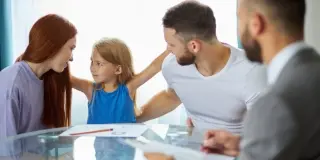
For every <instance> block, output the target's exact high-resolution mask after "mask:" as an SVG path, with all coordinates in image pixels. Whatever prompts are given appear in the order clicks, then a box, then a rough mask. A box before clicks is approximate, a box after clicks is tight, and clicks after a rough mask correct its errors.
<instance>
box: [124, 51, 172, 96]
mask: <svg viewBox="0 0 320 160" xmlns="http://www.w3.org/2000/svg"><path fill="white" fill-rule="evenodd" d="M169 53H170V52H169V51H167V50H166V51H164V52H163V53H162V54H161V55H160V56H158V57H157V58H156V59H155V60H153V61H152V63H151V64H150V65H149V66H148V67H147V68H146V69H144V70H143V71H142V72H140V73H139V74H138V75H136V76H135V77H134V78H133V79H132V80H131V81H129V82H128V83H127V87H128V89H129V92H130V94H131V95H134V93H135V91H136V90H137V88H139V87H140V86H141V85H143V84H144V83H146V82H147V81H148V80H149V79H151V78H152V77H153V76H154V75H156V74H157V73H158V72H159V71H160V70H161V65H162V62H163V60H164V59H165V58H166V57H167V55H168V54H169Z"/></svg>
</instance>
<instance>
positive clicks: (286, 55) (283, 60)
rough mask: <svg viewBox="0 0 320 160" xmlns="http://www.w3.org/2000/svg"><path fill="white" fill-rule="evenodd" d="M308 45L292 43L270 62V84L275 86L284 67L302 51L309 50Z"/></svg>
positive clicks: (301, 42)
mask: <svg viewBox="0 0 320 160" xmlns="http://www.w3.org/2000/svg"><path fill="white" fill-rule="evenodd" d="M307 47H308V45H307V44H306V43H304V42H303V41H298V42H295V43H291V44H290V45H288V46H287V47H285V48H283V49H282V50H281V51H280V52H279V53H278V54H277V55H276V56H275V57H274V58H273V59H272V61H271V62H270V64H269V66H268V83H269V85H272V84H274V82H275V81H276V80H277V78H278V76H279V74H280V72H281V71H282V69H283V67H284V66H285V65H286V64H287V63H288V61H289V60H290V59H291V58H292V57H293V56H294V55H295V54H296V53H297V52H298V51H299V50H301V49H304V48H307Z"/></svg>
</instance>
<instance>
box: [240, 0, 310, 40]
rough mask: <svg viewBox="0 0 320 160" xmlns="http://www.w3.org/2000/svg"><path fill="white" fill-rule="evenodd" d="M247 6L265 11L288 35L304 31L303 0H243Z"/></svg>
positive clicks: (304, 8) (304, 11)
mask: <svg viewBox="0 0 320 160" xmlns="http://www.w3.org/2000/svg"><path fill="white" fill-rule="evenodd" d="M245 1H247V2H249V3H250V4H247V5H248V6H250V5H253V6H258V7H259V9H262V10H264V11H265V13H266V14H267V16H269V19H271V20H272V21H274V22H275V24H276V25H277V27H278V29H279V30H280V31H281V32H284V33H287V34H289V35H297V34H301V33H303V31H304V21H305V13H306V2H305V0H245Z"/></svg>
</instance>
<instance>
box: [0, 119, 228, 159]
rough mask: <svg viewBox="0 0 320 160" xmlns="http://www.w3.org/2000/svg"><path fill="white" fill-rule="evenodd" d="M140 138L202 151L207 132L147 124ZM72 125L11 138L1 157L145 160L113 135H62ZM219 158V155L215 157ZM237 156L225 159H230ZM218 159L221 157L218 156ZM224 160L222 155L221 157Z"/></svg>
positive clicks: (1, 145)
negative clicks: (111, 136) (112, 136)
mask: <svg viewBox="0 0 320 160" xmlns="http://www.w3.org/2000/svg"><path fill="white" fill-rule="evenodd" d="M147 126H148V129H147V130H146V132H144V133H143V134H142V135H141V136H140V137H138V139H139V138H140V139H145V140H150V141H159V142H162V143H167V144H172V145H176V146H182V147H187V148H191V149H194V150H200V147H201V142H202V140H203V135H204V131H198V130H196V129H190V128H187V127H186V126H177V125H161V124H157V125H147ZM67 129H68V128H58V129H49V130H43V131H36V132H31V133H26V134H21V135H17V136H15V137H9V138H8V139H7V140H5V141H1V142H0V160H37V159H41V160H82V159H83V160H109V159H110V160H111V159H112V160H144V159H145V158H144V156H143V152H142V151H141V150H139V149H135V148H133V147H131V146H129V145H127V144H126V143H124V142H123V139H122V138H110V137H81V136H80V137H71V136H70V137H60V136H59V135H60V134H61V133H62V132H64V131H65V130H67ZM212 159H213V160H215V159H216V158H212ZM230 159H233V158H230V157H228V158H224V159H223V160H230ZM217 160H218V158H217ZM219 160H221V158H219Z"/></svg>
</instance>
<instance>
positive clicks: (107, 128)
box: [60, 124, 148, 137]
mask: <svg viewBox="0 0 320 160" xmlns="http://www.w3.org/2000/svg"><path fill="white" fill-rule="evenodd" d="M147 129H148V127H147V126H145V125H143V124H104V125H77V126H74V127H72V128H70V129H68V130H67V131H65V132H63V133H62V134H60V136H93V137H139V136H141V135H142V134H143V133H144V132H145V131H146V130H147Z"/></svg>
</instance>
